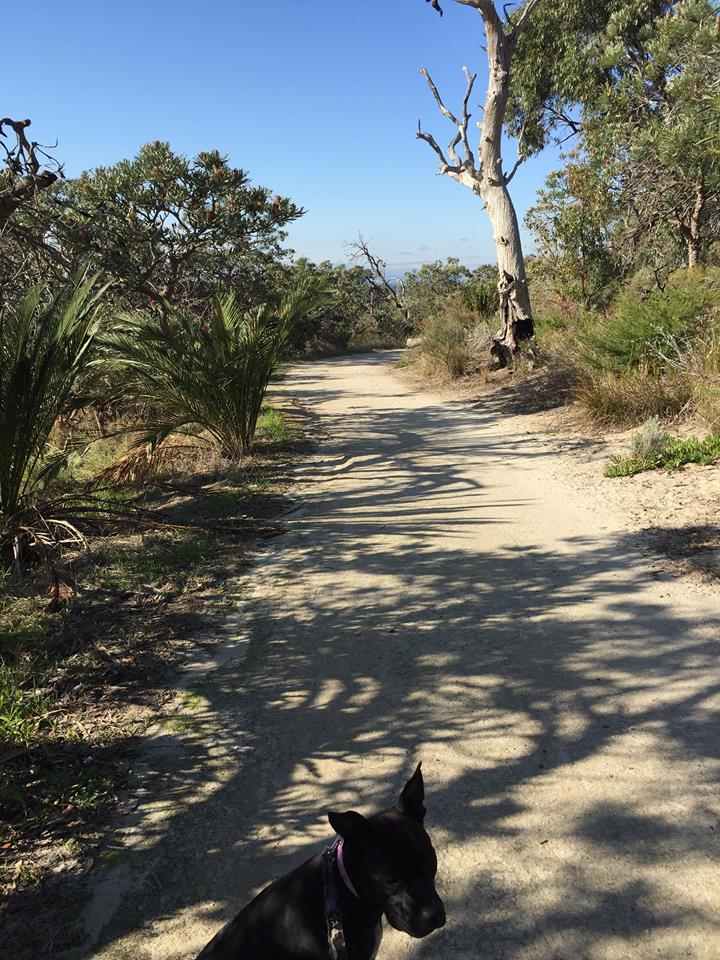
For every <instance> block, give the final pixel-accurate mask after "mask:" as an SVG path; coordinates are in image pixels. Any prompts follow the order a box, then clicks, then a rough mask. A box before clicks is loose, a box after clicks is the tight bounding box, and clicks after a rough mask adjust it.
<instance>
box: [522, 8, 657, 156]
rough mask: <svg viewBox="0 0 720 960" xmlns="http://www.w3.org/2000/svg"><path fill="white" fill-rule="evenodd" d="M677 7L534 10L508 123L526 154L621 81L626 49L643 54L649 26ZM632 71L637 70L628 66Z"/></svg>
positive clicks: (524, 39) (564, 128) (560, 131)
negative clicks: (576, 109)
mask: <svg viewBox="0 0 720 960" xmlns="http://www.w3.org/2000/svg"><path fill="white" fill-rule="evenodd" d="M674 6H675V4H674V3H672V2H669V0H600V2H593V3H587V2H585V0H556V2H555V3H551V4H548V3H540V4H538V5H537V6H536V7H535V9H534V10H533V12H532V15H531V16H530V19H529V20H528V23H527V26H526V29H525V31H524V32H523V34H522V35H521V37H520V40H519V42H518V45H517V48H516V53H515V57H514V59H513V77H512V91H511V100H510V104H509V110H508V115H509V119H508V128H509V132H510V133H511V134H512V135H515V136H518V135H520V136H521V146H522V149H523V151H524V152H525V153H526V154H530V153H535V152H537V151H539V150H540V149H542V147H543V146H545V144H546V143H547V142H548V141H549V140H552V139H553V138H554V137H555V136H557V135H558V134H559V135H560V137H563V136H565V135H566V133H567V130H568V126H569V125H568V122H567V120H568V118H569V119H570V120H571V121H572V120H573V112H574V109H575V108H576V107H577V105H586V104H588V103H590V104H592V103H595V102H596V100H597V98H598V96H599V95H600V94H601V93H602V91H604V90H605V89H606V88H607V87H608V86H612V85H613V84H614V83H616V82H618V81H619V80H622V78H623V76H624V73H623V67H624V64H623V63H622V62H621V60H620V59H619V57H618V54H619V53H621V51H623V50H628V51H635V52H636V54H637V60H638V62H639V61H641V60H642V56H643V54H644V44H643V37H644V36H645V35H646V32H647V29H648V26H649V25H652V24H653V23H655V22H658V21H660V20H661V19H662V18H664V17H665V16H666V14H667V13H668V11H670V10H672V9H673V7H674ZM626 69H627V72H631V67H630V66H629V65H628V67H627V68H626Z"/></svg>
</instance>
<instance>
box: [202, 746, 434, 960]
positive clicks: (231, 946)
mask: <svg viewBox="0 0 720 960" xmlns="http://www.w3.org/2000/svg"><path fill="white" fill-rule="evenodd" d="M424 797H425V787H424V785H423V778H422V773H421V772H420V764H418V766H417V769H416V771H415V773H414V774H413V775H412V777H411V778H410V780H408V782H407V783H406V784H405V786H404V788H403V791H402V793H401V794H400V799H399V800H398V803H397V806H396V807H394V808H393V809H391V810H386V811H385V812H383V813H378V814H375V816H372V817H368V818H367V819H366V818H365V817H363V816H362V815H361V814H359V813H355V811H353V810H349V811H347V812H346V813H329V814H328V820H329V821H330V825H331V826H332V828H333V829H334V830H335V831H337V834H338V838H337V840H336V841H335V843H334V844H333V845H332V846H330V847H328V848H326V850H325V851H324V852H323V853H322V854H319V855H318V856H316V857H313V858H312V859H311V860H307V861H306V862H305V863H303V864H302V866H300V867H297V869H295V870H293V871H292V873H288V874H287V875H286V876H284V877H281V879H280V880H276V881H275V882H274V883H272V884H270V886H269V887H266V888H265V889H264V890H263V891H262V893H259V894H258V896H257V897H255V899H254V900H252V901H251V902H250V903H249V904H248V905H247V906H246V907H245V909H244V910H241V911H240V913H239V914H238V915H237V916H236V917H235V919H234V920H231V921H230V923H228V924H227V926H225V927H223V929H222V930H221V931H220V932H219V933H218V934H216V936H215V937H213V939H212V940H211V941H210V943H208V945H207V946H206V947H205V949H204V950H203V951H202V953H201V954H200V955H199V957H198V958H197V960H328V958H332V960H335V958H337V960H345V958H346V960H371V958H373V957H375V955H376V953H377V949H378V947H379V945H380V939H381V938H382V916H383V914H385V916H386V917H387V919H388V920H389V922H390V923H391V924H392V926H393V927H395V928H396V929H397V930H403V931H404V932H405V933H409V934H410V936H411V937H425V936H427V935H428V934H429V933H432V931H433V930H437V929H438V927H442V926H443V924H444V923H445V907H444V906H443V902H442V900H441V899H440V897H439V896H438V895H437V892H436V890H435V873H436V871H437V858H436V856H435V851H434V849H433V845H432V843H431V842H430V837H429V836H428V835H427V833H426V832H425V829H424V828H423V825H422V823H423V819H424V817H425V806H424V803H423V801H424Z"/></svg>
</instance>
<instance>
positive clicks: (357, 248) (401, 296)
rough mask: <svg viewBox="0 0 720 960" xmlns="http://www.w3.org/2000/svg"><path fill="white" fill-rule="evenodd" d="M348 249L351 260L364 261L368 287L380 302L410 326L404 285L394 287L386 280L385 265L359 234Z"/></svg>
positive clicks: (399, 284) (398, 284) (398, 283)
mask: <svg viewBox="0 0 720 960" xmlns="http://www.w3.org/2000/svg"><path fill="white" fill-rule="evenodd" d="M348 246H349V247H350V250H351V251H352V253H351V259H353V260H355V261H358V260H364V261H365V263H366V264H367V265H368V267H369V269H370V274H371V275H370V277H369V278H368V279H369V282H370V286H371V287H372V288H373V290H375V291H376V292H377V293H378V294H379V295H380V297H381V299H382V300H386V301H389V302H390V303H392V304H393V306H394V307H395V308H396V309H397V310H399V311H400V312H401V313H402V315H403V316H404V317H405V323H406V324H407V325H408V326H409V325H410V310H409V309H408V307H407V306H406V304H405V284H404V283H403V282H402V280H399V281H398V282H397V283H396V284H395V285H393V284H392V283H390V281H389V280H388V278H387V274H386V272H385V271H386V269H387V264H386V263H385V261H384V260H382V259H381V258H380V257H376V256H375V254H374V253H373V252H372V251H371V250H370V248H369V247H368V244H367V241H366V240H365V239H364V238H363V236H362V234H360V235H359V236H358V238H357V240H356V241H355V242H354V243H351V244H348Z"/></svg>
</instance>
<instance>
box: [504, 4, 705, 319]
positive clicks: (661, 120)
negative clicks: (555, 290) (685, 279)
mask: <svg viewBox="0 0 720 960" xmlns="http://www.w3.org/2000/svg"><path fill="white" fill-rule="evenodd" d="M558 8H560V9H558ZM562 11H564V15H563V12H562ZM716 17H717V10H716V9H715V5H714V4H712V3H711V2H709V0H687V2H684V3H654V2H638V0H631V2H627V0H625V2H619V0H615V2H609V3H604V4H576V3H570V2H567V3H560V4H557V5H556V4H553V5H551V6H549V7H548V6H545V8H544V9H543V5H539V6H538V8H537V10H535V11H534V12H533V17H532V18H531V22H530V25H529V27H528V31H527V33H526V34H525V35H524V36H523V37H522V39H521V41H520V44H519V47H518V53H517V56H516V59H515V61H514V65H513V91H514V95H515V110H516V112H515V116H514V121H513V122H514V124H515V128H516V129H517V130H520V129H521V127H522V129H523V138H524V142H525V141H527V143H526V149H527V150H529V151H532V149H533V148H534V147H537V146H538V145H539V144H541V143H543V142H545V139H546V138H547V137H548V136H552V135H553V131H558V132H559V130H560V128H561V127H563V126H564V127H565V128H566V129H574V130H577V126H576V124H577V123H578V122H579V125H580V126H579V129H580V132H581V136H582V149H580V150H575V151H574V152H573V154H571V156H570V159H569V161H568V162H567V163H566V166H565V167H564V169H563V170H561V171H560V172H558V173H554V174H551V176H550V177H549V178H548V181H547V186H546V190H545V191H544V192H543V193H541V194H540V197H539V202H538V204H537V205H536V206H535V207H534V208H533V210H531V212H530V215H529V218H528V223H529V226H530V227H531V229H532V230H533V231H534V233H535V235H536V238H537V241H538V248H539V253H540V255H541V257H542V258H544V260H545V261H546V264H547V270H548V272H549V273H551V274H552V273H554V274H555V275H556V277H557V279H558V282H559V283H560V284H561V285H564V286H565V287H566V291H567V293H568V294H569V295H571V296H580V297H581V298H582V299H583V301H584V302H585V303H587V304H590V303H598V302H600V303H602V300H603V299H604V295H603V291H604V288H605V285H606V284H607V282H608V280H612V279H613V277H614V276H615V275H617V274H618V272H620V273H629V272H631V271H632V270H637V269H638V268H641V267H644V266H647V267H648V268H650V270H651V271H652V273H653V277H654V282H655V283H656V284H660V285H662V283H663V282H664V280H665V279H666V278H667V276H668V275H669V273H671V272H672V270H674V269H675V268H676V267H677V266H679V265H680V264H681V263H682V262H683V261H685V262H686V263H687V264H688V265H689V266H694V265H695V264H696V263H697V262H699V261H701V260H703V258H705V257H706V256H707V254H708V251H709V249H710V246H711V244H712V242H713V240H714V239H715V238H716V237H717V233H718V229H720V164H718V162H717V155H718V145H719V144H720V137H719V135H718V134H717V131H718V130H720V43H719V42H718V38H717V33H716ZM555 18H557V22H561V23H563V29H562V30H556V31H555V35H554V36H552V35H551V34H550V32H549V26H550V22H551V21H554V20H555ZM575 30H580V41H581V42H580V43H579V44H577V43H573V42H572V39H571V38H572V35H573V31H575ZM575 39H576V40H577V39H578V38H577V37H576V38H575ZM522 124H525V126H524V127H523V126H522ZM511 126H512V124H511ZM573 286H574V287H575V290H573ZM598 293H599V294H600V297H599V299H598Z"/></svg>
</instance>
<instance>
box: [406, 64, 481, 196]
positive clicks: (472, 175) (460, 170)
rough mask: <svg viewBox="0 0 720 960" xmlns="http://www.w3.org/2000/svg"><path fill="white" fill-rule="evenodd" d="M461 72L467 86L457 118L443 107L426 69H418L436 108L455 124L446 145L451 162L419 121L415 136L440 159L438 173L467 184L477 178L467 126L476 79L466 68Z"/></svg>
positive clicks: (475, 75) (474, 74) (477, 173)
mask: <svg viewBox="0 0 720 960" xmlns="http://www.w3.org/2000/svg"><path fill="white" fill-rule="evenodd" d="M463 70H464V72H465V76H466V78H467V85H466V88H465V96H464V97H463V105H462V117H461V118H458V117H456V116H455V114H454V113H453V112H452V111H451V110H449V109H448V108H447V107H446V106H445V103H444V102H443V99H442V97H441V96H440V92H439V91H438V88H437V87H436V86H435V83H434V82H433V79H432V77H431V76H430V74H429V73H428V71H427V69H426V68H425V67H422V68H421V69H420V73H421V74H422V75H423V76H424V77H425V80H426V81H427V84H428V86H429V87H430V90H431V91H432V95H433V97H434V98H435V102H436V103H437V105H438V108H439V109H440V112H441V113H442V115H443V116H444V117H447V119H448V120H449V121H450V122H451V123H453V124H455V126H456V127H457V133H456V134H455V136H454V137H453V139H452V140H451V141H450V143H449V144H448V156H449V157H450V161H452V162H448V160H447V159H446V157H445V155H444V153H443V151H442V149H441V148H440V147H439V146H438V144H437V142H436V140H435V139H434V137H432V136H431V135H430V134H428V133H425V132H424V131H423V130H422V129H421V126H420V122H419V121H418V132H417V136H418V138H419V139H420V140H424V141H425V142H426V143H427V144H429V145H430V146H431V147H432V149H433V150H434V151H435V153H436V154H437V155H438V157H439V159H440V171H439V172H440V173H447V174H449V175H450V176H452V177H454V178H455V179H457V180H461V182H467V181H468V180H470V181H476V180H477V178H478V176H479V171H478V170H477V169H476V163H475V155H474V154H473V151H472V149H471V147H470V141H469V139H468V126H469V124H470V120H471V116H472V115H471V114H470V112H469V103H470V97H471V95H472V91H473V86H474V84H475V80H476V79H477V74H476V73H470V71H469V70H468V68H467V67H463ZM460 143H462V147H463V151H464V153H465V159H464V160H461V159H460V157H459V156H458V152H457V147H458V144H460ZM463 175H464V176H463ZM467 185H471V184H470V183H468V184H467Z"/></svg>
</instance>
